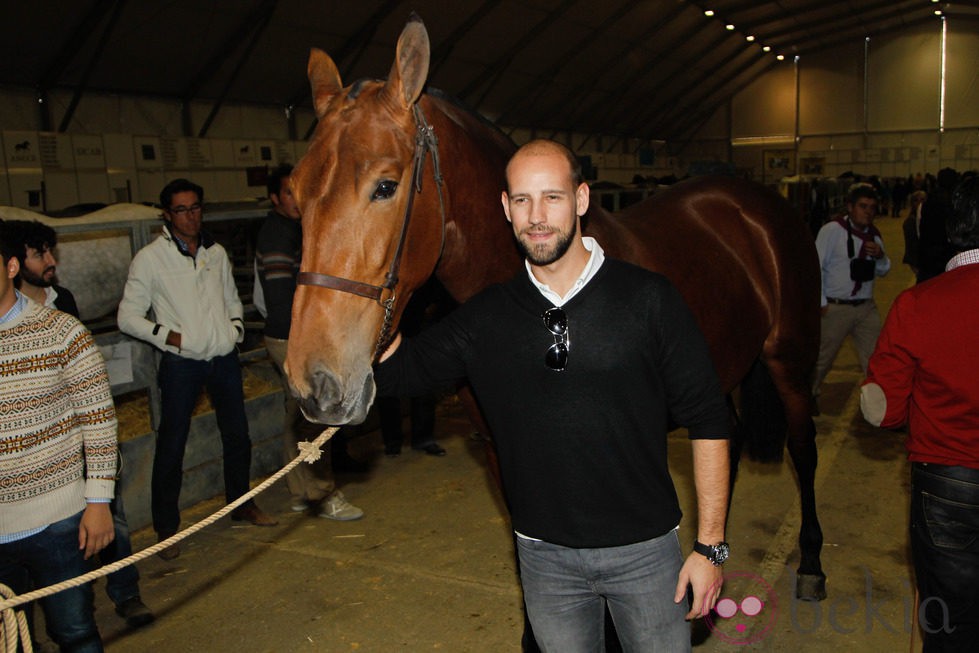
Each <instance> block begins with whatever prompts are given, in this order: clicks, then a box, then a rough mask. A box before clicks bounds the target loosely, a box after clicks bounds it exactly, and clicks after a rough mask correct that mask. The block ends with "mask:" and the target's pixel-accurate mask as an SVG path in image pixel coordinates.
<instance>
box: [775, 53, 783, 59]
mask: <svg viewBox="0 0 979 653" xmlns="http://www.w3.org/2000/svg"><path fill="white" fill-rule="evenodd" d="M775 58H776V59H778V60H779V61H784V60H785V55H784V54H777V55H775Z"/></svg>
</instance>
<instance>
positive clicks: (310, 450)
mask: <svg viewBox="0 0 979 653" xmlns="http://www.w3.org/2000/svg"><path fill="white" fill-rule="evenodd" d="M296 444H297V445H298V446H299V455H300V456H302V458H303V462H305V463H309V464H311V465H312V464H313V463H315V462H316V461H317V460H319V459H320V456H321V455H323V452H322V451H321V450H320V448H319V446H317V445H316V443H315V442H307V441H305V440H304V441H302V442H297V443H296Z"/></svg>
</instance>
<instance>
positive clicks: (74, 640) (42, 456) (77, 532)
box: [0, 224, 116, 652]
mask: <svg viewBox="0 0 979 653" xmlns="http://www.w3.org/2000/svg"><path fill="white" fill-rule="evenodd" d="M9 240H10V239H9V238H6V237H5V235H4V228H3V225H2V224H0V251H2V260H3V272H2V274H0V579H14V580H23V579H25V578H28V579H29V580H30V583H31V584H32V585H33V586H35V587H38V588H40V587H46V586H48V585H53V584H55V583H59V582H62V581H64V580H68V579H70V578H74V577H76V576H80V575H82V574H84V573H85V572H87V571H88V570H89V567H88V564H87V563H86V560H87V559H88V558H90V557H92V556H93V555H94V554H95V553H97V552H98V551H100V550H102V549H103V548H104V547H105V546H106V545H108V544H109V543H110V542H111V541H112V538H113V524H112V515H111V513H110V512H109V501H110V500H111V499H112V496H113V490H114V485H115V475H116V415H115V409H114V407H113V404H112V395H111V392H110V389H109V377H108V375H107V374H106V370H105V363H104V361H103V360H102V356H101V354H100V353H99V351H98V349H97V348H96V347H95V343H94V341H93V340H92V336H91V334H90V333H89V332H88V331H87V330H86V329H85V327H84V326H82V324H81V323H80V322H79V321H78V320H77V319H75V318H74V317H72V316H70V315H68V314H67V313H62V312H60V311H55V310H52V309H49V308H45V307H43V306H41V305H39V304H36V303H34V302H33V301H31V300H29V299H27V298H26V297H25V296H24V295H21V294H20V293H19V292H17V291H16V290H15V288H14V278H15V277H16V276H17V274H18V272H19V271H20V264H19V261H18V260H17V258H16V256H15V255H14V253H15V247H14V244H13V243H11V242H9ZM15 589H20V590H23V589H25V588H23V587H19V588H15ZM41 604H42V607H43V608H44V614H45V622H46V624H47V629H48V634H49V636H50V637H51V639H52V640H54V641H55V642H56V643H57V644H58V645H59V646H60V647H61V650H62V651H82V652H89V651H101V650H102V643H101V640H100V638H99V633H98V629H97V627H96V625H95V619H94V614H93V593H92V587H91V585H90V584H88V585H83V586H81V587H76V588H72V589H68V590H65V591H62V592H60V593H58V594H55V595H52V596H50V597H47V598H45V599H42V601H41Z"/></svg>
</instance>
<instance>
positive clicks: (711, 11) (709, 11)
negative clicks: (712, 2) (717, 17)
mask: <svg viewBox="0 0 979 653" xmlns="http://www.w3.org/2000/svg"><path fill="white" fill-rule="evenodd" d="M704 15H705V16H713V15H714V10H713V9H705V10H704Z"/></svg>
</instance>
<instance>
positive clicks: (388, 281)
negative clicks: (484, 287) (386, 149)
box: [296, 104, 445, 349]
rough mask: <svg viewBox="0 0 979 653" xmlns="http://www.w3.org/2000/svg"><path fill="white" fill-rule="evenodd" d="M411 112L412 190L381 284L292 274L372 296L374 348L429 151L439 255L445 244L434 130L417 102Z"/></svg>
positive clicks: (382, 338) (387, 321)
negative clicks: (377, 320) (376, 309)
mask: <svg viewBox="0 0 979 653" xmlns="http://www.w3.org/2000/svg"><path fill="white" fill-rule="evenodd" d="M412 112H413V114H414V116H415V153H414V156H413V158H412V164H411V180H412V186H413V187H414V190H415V192H414V193H412V192H410V190H409V194H408V202H407V203H406V204H405V212H404V217H403V218H402V221H401V234H400V236H399V237H398V247H397V249H396V250H395V253H394V258H393V259H392V260H391V266H390V267H389V268H388V271H387V274H385V275H384V283H382V284H381V285H379V286H378V285H374V284H370V283H366V282H363V281H355V280H353V279H345V278H343V277H335V276H333V275H331V274H322V273H320V272H300V273H299V276H298V277H296V283H297V284H298V285H303V286H319V287H321V288H330V289H332V290H339V291H340V292H345V293H349V294H352V295H358V296H360V297H365V298H367V299H372V300H374V301H375V302H377V303H378V304H379V305H380V306H381V307H382V308H383V309H384V322H383V323H382V324H381V331H380V333H379V334H378V336H377V348H378V349H379V348H380V346H381V345H383V344H384V343H385V342H386V341H387V339H388V330H389V329H390V328H391V322H392V318H393V315H394V303H395V299H396V296H395V292H394V289H395V286H397V285H398V271H399V270H400V269H401V255H402V254H403V253H404V246H405V240H406V239H407V236H408V222H409V220H410V218H411V212H412V208H413V207H414V204H415V194H416V193H418V194H420V193H421V192H422V177H423V174H424V168H425V154H426V153H428V152H431V153H432V170H433V176H434V177H435V183H436V185H437V186H438V193H439V214H440V216H441V219H442V244H441V245H440V247H439V256H441V254H442V248H444V247H445V202H444V200H443V198H442V170H441V168H440V166H439V151H438V138H437V137H436V136H435V130H434V129H433V128H432V126H431V125H429V124H428V122H427V121H426V120H425V115H424V114H423V113H422V110H421V107H420V106H419V105H418V104H415V105H414V106H413V107H412ZM385 290H390V291H391V295H390V296H389V297H388V298H387V299H385V300H384V301H381V297H382V296H383V294H384V291H385Z"/></svg>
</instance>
